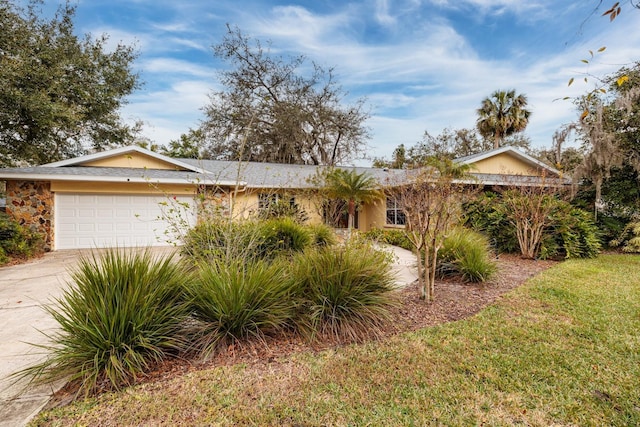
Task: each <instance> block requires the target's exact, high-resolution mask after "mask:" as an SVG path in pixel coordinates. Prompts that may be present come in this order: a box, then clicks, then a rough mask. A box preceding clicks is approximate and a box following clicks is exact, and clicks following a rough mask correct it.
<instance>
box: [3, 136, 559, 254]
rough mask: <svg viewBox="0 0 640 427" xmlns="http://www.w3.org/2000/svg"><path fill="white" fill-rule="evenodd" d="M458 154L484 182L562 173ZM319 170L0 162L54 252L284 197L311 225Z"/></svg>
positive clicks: (376, 216)
mask: <svg viewBox="0 0 640 427" xmlns="http://www.w3.org/2000/svg"><path fill="white" fill-rule="evenodd" d="M458 161H459V162H462V163H466V164H470V165H472V166H473V167H475V172H474V173H475V174H476V176H477V177H478V179H479V181H480V182H482V183H483V184H486V185H506V184H507V183H508V182H509V179H506V178H518V179H520V180H521V181H522V180H526V179H529V178H535V177H539V176H540V174H541V171H543V172H544V173H546V174H551V175H552V176H554V177H560V173H559V172H558V171H556V170H554V169H553V168H550V167H548V166H546V165H544V164H543V163H541V162H538V161H537V160H535V159H533V158H531V157H530V156H527V155H526V154H524V153H521V152H520V151H518V150H516V149H513V148H510V147H504V148H500V149H498V150H492V151H490V152H487V153H482V154H480V155H476V156H470V157H468V158H463V159H458ZM354 169H356V171H357V173H363V172H366V173H368V174H369V175H371V176H373V177H374V178H376V179H377V180H378V182H380V183H381V184H384V183H388V182H399V181H400V180H401V179H402V177H403V176H406V171H403V170H393V169H392V170H389V169H378V168H362V167H359V168H354ZM318 170H319V167H317V166H311V165H285V164H271V163H253V162H249V163H246V162H245V163H243V162H231V161H214V160H196V159H175V158H170V157H167V156H163V155H161V154H158V153H155V152H152V151H148V150H145V149H143V148H140V147H138V146H130V147H122V148H117V149H114V150H110V151H104V152H100V153H95V154H90V155H86V156H81V157H77V158H73V159H68V160H63V161H59V162H54V163H49V164H46V165H42V166H37V167H27V168H5V169H0V181H5V182H6V212H7V213H8V214H9V215H11V216H12V217H14V218H15V219H16V220H18V221H19V222H20V223H21V224H24V225H29V226H31V227H33V228H35V229H36V230H37V231H39V232H41V233H43V234H44V235H45V236H46V237H45V245H46V248H47V249H48V250H59V249H77V248H91V247H105V246H116V245H117V246H125V247H126V246H141V245H152V246H156V245H168V244H171V243H173V242H175V241H176V240H177V239H179V237H180V234H181V233H182V232H184V230H185V229H186V228H188V227H190V226H193V225H194V224H196V222H197V221H198V220H199V218H200V219H201V218H202V216H203V215H204V214H205V213H206V212H208V211H209V208H214V209H218V210H220V209H222V210H223V211H224V212H226V213H227V214H228V215H231V216H236V217H237V216H243V217H248V216H250V215H252V214H254V213H255V212H256V211H258V210H260V209H261V208H262V207H263V205H264V204H266V203H268V202H269V201H271V200H274V199H276V198H279V197H288V198H289V199H290V200H291V202H292V203H295V204H297V205H298V206H300V207H301V208H302V209H304V210H305V211H306V212H307V214H308V216H309V219H310V221H311V222H321V221H322V220H323V218H322V216H321V215H322V214H321V212H322V209H321V204H322V201H321V200H318V199H317V196H315V195H314V194H313V190H314V188H315V186H314V184H313V181H312V178H313V177H314V176H317V173H318ZM527 177H529V178H527ZM522 182H524V181H522ZM401 211H402V209H401V208H400V207H399V206H397V205H396V204H395V202H394V201H393V200H392V199H389V200H386V201H381V202H380V203H378V204H376V205H371V206H363V207H362V209H360V210H359V212H358V222H357V224H358V225H357V226H358V228H360V229H361V230H365V231H366V230H369V229H371V228H374V227H402V226H403V221H402V218H403V217H402V214H401Z"/></svg>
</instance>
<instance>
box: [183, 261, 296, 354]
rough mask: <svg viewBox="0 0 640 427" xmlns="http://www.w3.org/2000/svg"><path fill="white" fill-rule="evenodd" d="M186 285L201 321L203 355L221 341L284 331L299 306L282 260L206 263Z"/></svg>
mask: <svg viewBox="0 0 640 427" xmlns="http://www.w3.org/2000/svg"><path fill="white" fill-rule="evenodd" d="M188 289H189V290H188V294H189V299H190V301H191V304H192V308H193V315H194V317H195V319H196V322H197V324H196V335H195V343H196V348H197V350H198V351H199V352H201V354H202V355H203V356H204V357H205V358H206V357H207V356H209V355H210V354H211V353H212V352H214V351H215V350H216V349H217V348H218V347H219V346H221V345H227V344H230V343H235V342H241V341H244V340H247V339H250V338H257V339H261V338H263V337H264V336H265V335H266V334H269V333H273V332H277V331H280V330H282V329H284V328H285V327H287V325H288V324H289V321H290V320H291V318H292V317H293V314H294V311H295V307H296V300H295V298H294V297H293V292H292V285H291V282H290V281H288V280H285V274H284V264H282V262H279V261H276V262H274V263H272V264H271V265H270V264H267V263H266V262H264V261H257V262H252V263H246V262H244V261H243V260H236V261H235V262H232V263H223V262H220V261H213V262H211V263H208V264H203V265H201V270H200V272H199V274H198V275H197V278H196V280H194V281H193V282H192V284H191V285H190V286H189V288H188Z"/></svg>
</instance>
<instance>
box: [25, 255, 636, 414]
mask: <svg viewBox="0 0 640 427" xmlns="http://www.w3.org/2000/svg"><path fill="white" fill-rule="evenodd" d="M639 269H640V257H639V256H620V255H607V256H601V257H599V258H598V259H589V260H572V261H567V262H565V263H562V264H560V265H557V266H556V267H553V268H551V269H550V270H547V271H546V272H544V273H543V274H541V275H540V276H538V277H536V278H534V279H532V280H530V281H529V282H528V283H527V284H526V285H524V286H522V287H520V288H518V289H517V290H515V291H513V292H512V293H510V294H508V295H507V296H505V297H504V298H503V299H501V300H500V302H499V303H497V304H495V305H493V306H490V307H488V308H486V309H485V310H483V311H482V312H480V313H479V314H478V315H476V316H474V317H472V318H469V319H467V320H464V321H459V322H454V323H450V324H445V325H441V326H438V327H434V328H428V329H424V330H421V331H418V332H415V333H410V334H404V335H400V336H397V337H394V338H392V339H389V340H386V341H383V342H372V343H368V344H363V345H353V346H348V347H343V348H338V349H335V350H329V351H324V352H321V353H302V354H298V355H295V356H292V357H288V358H283V359H282V360H279V361H276V362H272V363H266V364H256V365H255V366H254V365H236V366H223V367H218V368H214V369H210V370H204V371H200V372H192V373H189V374H188V375H185V376H182V377H178V378H174V379H172V380H168V381H165V382H160V383H152V384H145V385H141V386H138V387H135V388H131V389H129V390H127V391H124V392H119V393H112V394H106V395H102V396H100V397H98V398H95V399H88V400H84V401H80V402H77V403H75V404H73V405H70V406H68V407H64V408H60V409H57V410H54V411H51V412H47V413H44V414H41V415H40V416H39V417H38V418H37V419H36V420H35V421H34V425H70V424H80V425H94V424H101V425H115V424H118V425H140V424H143V425H154V424H165V425H305V426H319V425H339V426H340V425H344V426H346V425H385V426H410V425H455V426H458V425H481V424H482V425H491V426H512V425H531V426H549V425H563V426H565V425H580V426H601V425H608V426H629V425H640V387H638V381H639V378H640V334H639V332H638V331H640V279H638V271H639Z"/></svg>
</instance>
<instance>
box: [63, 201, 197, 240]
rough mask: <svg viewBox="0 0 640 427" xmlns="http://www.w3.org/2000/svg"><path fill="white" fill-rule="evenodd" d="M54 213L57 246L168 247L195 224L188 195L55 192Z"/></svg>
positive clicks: (192, 208) (193, 208)
mask: <svg viewBox="0 0 640 427" xmlns="http://www.w3.org/2000/svg"><path fill="white" fill-rule="evenodd" d="M54 212H55V213H54V221H55V226H54V239H55V248H56V249H81V248H95V247H114V246H119V247H132V246H167V245H171V244H172V242H175V241H176V239H178V238H179V236H178V235H177V234H179V233H175V232H174V227H173V226H172V225H171V224H172V223H176V221H175V219H177V218H181V219H180V220H179V223H181V224H184V223H187V224H189V225H190V226H193V225H194V224H195V223H196V209H195V207H194V200H193V197H191V196H165V195H161V196H159V195H148V194H146V195H145V194H86V193H56V194H55V196H54ZM168 218H174V220H173V221H171V220H169V219H168ZM181 228H182V229H183V231H184V228H185V227H181Z"/></svg>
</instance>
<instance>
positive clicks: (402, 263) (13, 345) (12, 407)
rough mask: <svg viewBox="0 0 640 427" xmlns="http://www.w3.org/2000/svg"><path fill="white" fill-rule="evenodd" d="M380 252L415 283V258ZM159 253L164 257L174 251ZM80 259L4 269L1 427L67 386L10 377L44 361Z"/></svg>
mask: <svg viewBox="0 0 640 427" xmlns="http://www.w3.org/2000/svg"><path fill="white" fill-rule="evenodd" d="M380 249H382V250H385V251H388V252H390V253H392V256H393V259H394V266H393V271H394V273H395V275H396V285H397V286H399V287H400V286H406V285H408V284H410V283H413V282H414V281H415V280H416V279H417V275H416V273H415V267H414V266H415V262H416V258H415V255H414V254H413V253H412V252H410V251H407V250H404V249H401V248H398V247H395V246H389V245H380ZM155 250H156V248H154V252H155ZM157 250H158V252H160V253H163V252H169V251H170V250H171V248H157ZM79 255H80V251H77V250H65V251H56V252H52V253H48V254H46V255H45V256H44V257H43V258H40V259H36V260H33V261H30V262H28V263H26V264H21V265H16V266H12V267H2V268H0V325H2V327H1V328H0V427H16V426H24V425H26V424H27V423H28V422H29V420H31V419H32V418H33V417H34V416H35V415H37V414H38V412H39V411H40V410H41V409H42V408H43V407H44V406H45V405H46V404H47V402H48V401H49V398H50V397H51V395H52V394H53V393H54V392H55V391H56V390H57V389H59V388H60V387H62V386H63V385H64V382H60V383H58V384H54V385H52V386H39V387H26V386H27V383H26V382H25V381H21V382H18V383H16V382H15V380H14V379H12V378H8V377H9V376H10V375H11V374H13V373H15V372H17V371H19V370H21V369H24V368H26V367H28V366H31V365H34V364H35V363H37V362H38V361H40V360H42V359H43V358H44V355H43V353H42V350H41V349H38V348H37V347H34V346H33V345H31V344H45V343H46V342H47V339H46V337H45V336H44V335H43V334H42V333H41V332H39V331H42V332H48V333H51V332H52V331H55V327H56V323H55V321H54V320H53V319H52V318H51V317H50V316H49V315H48V314H47V313H46V312H45V311H44V310H43V306H44V305H45V304H50V303H51V302H52V301H53V299H54V298H56V297H59V296H61V295H62V290H63V289H64V287H65V286H66V283H67V282H68V280H69V268H71V267H73V266H75V265H76V262H77V260H78V257H79Z"/></svg>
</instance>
